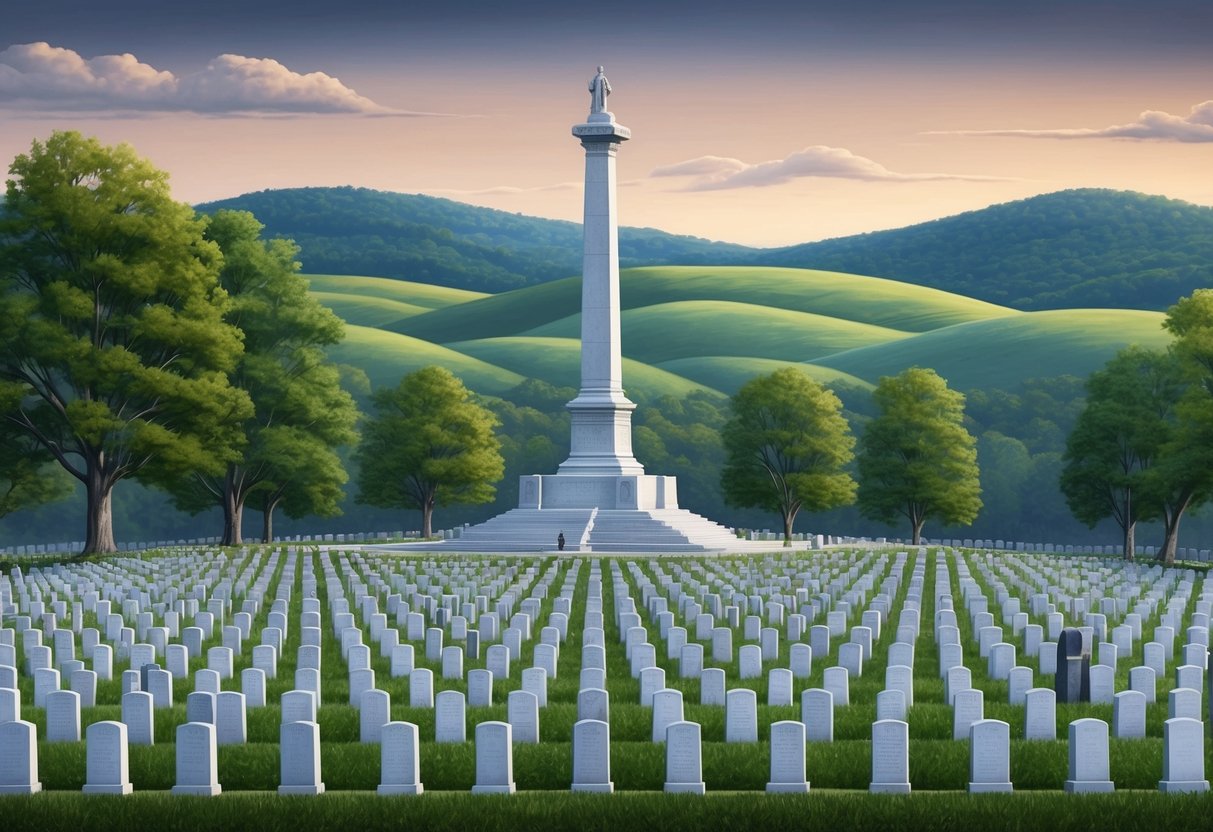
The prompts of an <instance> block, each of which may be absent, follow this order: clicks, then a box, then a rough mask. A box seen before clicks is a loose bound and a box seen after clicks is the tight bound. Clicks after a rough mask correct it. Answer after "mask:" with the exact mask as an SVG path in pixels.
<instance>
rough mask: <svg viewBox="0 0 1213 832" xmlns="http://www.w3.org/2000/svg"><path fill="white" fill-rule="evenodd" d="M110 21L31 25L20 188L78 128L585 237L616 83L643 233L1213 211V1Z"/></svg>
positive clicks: (461, 10) (71, 7)
mask: <svg viewBox="0 0 1213 832" xmlns="http://www.w3.org/2000/svg"><path fill="white" fill-rule="evenodd" d="M94 5H95V4H92V5H90V4H84V3H82V2H78V0H73V1H72V2H68V1H67V0H54V2H48V3H46V4H43V6H44V8H43V7H40V8H39V9H38V10H37V11H35V10H30V13H29V14H25V13H23V15H22V19H21V20H20V21H14V23H13V25H6V27H5V30H4V38H5V39H6V40H5V42H0V118H3V122H0V158H3V160H4V162H5V165H6V166H7V164H8V162H9V161H10V160H11V159H12V158H13V157H14V156H15V155H17V154H18V153H24V152H26V151H28V149H29V146H30V143H31V142H32V141H34V140H35V139H40V138H45V137H46V136H48V135H49V134H50V132H51V131H52V130H56V129H75V130H80V131H81V132H83V133H86V134H90V135H95V136H97V137H99V138H100V139H101V140H102V141H104V142H106V143H116V142H128V143H130V144H131V145H133V146H134V147H135V149H136V150H137V151H138V152H139V153H140V154H141V155H144V156H147V157H149V158H150V159H151V160H152V161H153V162H154V163H155V164H156V165H158V166H159V167H161V168H163V169H165V170H167V171H168V172H169V174H170V176H171V180H170V181H171V183H172V186H173V192H174V195H175V196H176V197H177V198H178V199H181V200H183V201H188V202H191V203H198V202H203V201H208V200H214V199H221V198H225V197H230V196H236V195H238V194H241V193H245V192H249V191H255V190H262V189H266V188H282V187H302V186H334V185H353V186H359V187H368V188H376V189H380V190H389V191H402V192H407V193H426V194H432V195H435V196H442V197H448V198H451V199H455V200H459V201H462V202H469V203H472V204H476V205H484V206H488V207H492V208H497V209H501V210H505V211H510V212H517V213H524V214H532V215H536V216H544V217H553V218H559V219H568V220H579V219H580V214H581V198H580V194H579V191H580V180H581V176H582V171H581V165H582V153H581V150H580V148H579V147H578V145H577V143H576V141H575V140H574V139H573V138H572V136H570V134H569V128H570V126H571V125H572V124H574V123H576V122H578V121H581V120H583V119H584V118H585V114H586V111H587V109H588V103H589V102H588V94H587V91H586V82H587V81H588V79H589V78H590V77H591V75H593V72H594V68H595V66H596V65H597V64H603V65H605V67H606V74H607V76H608V77H609V78H610V80H611V84H612V87H613V90H614V92H613V94H612V96H611V97H610V99H609V101H608V105H609V108H610V109H611V110H612V111H613V112H614V113H615V115H616V117H617V119H618V120H619V121H620V122H621V123H622V124H625V125H627V126H628V127H629V128H631V129H632V131H633V140H632V141H630V142H628V143H627V144H626V145H625V146H624V147H623V148H622V150H621V152H620V156H619V163H618V164H619V181H620V192H619V202H620V205H619V211H620V221H621V224H623V225H628V226H652V227H656V228H660V229H662V230H665V231H670V232H674V233H681V234H692V235H695V236H701V237H709V238H713V239H720V240H727V241H730V242H738V243H746V244H750V245H762V246H773V245H785V244H792V243H799V242H806V241H810V240H816V239H822V238H827V237H834V236H839V235H844V234H853V233H859V232H866V231H872V230H877V229H882V228H891V227H898V226H903V225H907V224H911V223H915V222H921V221H925V220H929V219H934V218H937V217H941V216H947V215H950V214H955V213H959V212H961V211H966V210H973V209H978V208H982V207H985V206H987V205H990V204H993V203H998V202H1006V201H1009V200H1014V199H1021V198H1025V197H1028V196H1032V195H1035V194H1039V193H1046V192H1050V191H1056V190H1062V189H1066V188H1075V187H1100V188H1115V189H1128V190H1136V191H1142V192H1145V193H1151V194H1161V195H1165V196H1169V197H1174V198H1178V199H1184V200H1187V201H1190V202H1194V203H1198V204H1203V205H1213V177H1210V175H1209V173H1210V171H1213V103H1210V102H1211V99H1213V7H1211V6H1210V4H1207V3H1196V2H1162V3H1158V4H1154V5H1152V6H1151V10H1152V11H1151V13H1150V14H1145V13H1144V12H1143V11H1142V10H1141V9H1139V8H1138V5H1137V4H1132V3H1121V2H1110V3H1095V2H1093V1H1092V0H1075V2H1058V3H1045V2H1043V0H1029V2H1025V3H1020V4H1017V5H1016V6H1011V5H1009V4H1008V5H1007V6H1005V7H1004V6H1002V5H1001V4H979V5H977V6H975V5H974V4H971V3H959V2H953V0H931V2H925V3H921V4H915V6H914V9H913V11H910V10H908V9H907V8H904V7H903V6H902V5H901V4H893V3H890V2H872V3H864V4H859V5H858V6H857V7H848V9H847V10H844V9H842V8H841V7H840V6H837V5H835V4H833V3H808V4H805V6H804V7H803V8H802V7H800V6H796V7H793V6H788V5H785V4H780V3H764V2H759V3H757V4H751V5H750V6H747V7H746V10H745V11H743V10H742V9H741V7H740V6H734V5H727V4H722V3H714V2H707V3H697V4H684V3H681V2H675V3H671V4H670V5H669V7H666V6H665V5H664V4H663V7H662V9H661V10H660V12H658V11H651V10H646V8H645V7H644V6H642V5H640V4H635V3H629V2H624V3H620V4H615V6H614V7H612V8H610V9H603V8H600V7H593V8H590V7H585V8H581V7H579V8H577V9H574V10H572V11H570V10H568V9H567V8H566V7H565V6H564V5H563V4H556V3H552V2H538V3H534V4H528V5H527V7H526V8H525V9H522V10H516V11H514V12H508V13H507V11H506V10H502V9H500V8H498V7H495V6H490V5H488V4H482V3H455V4H452V5H451V6H450V8H444V9H442V10H438V9H434V10H426V11H417V10H415V9H414V10H396V11H385V10H382V9H378V8H376V7H375V5H374V4H368V3H364V2H362V0H352V2H350V3H347V4H343V6H342V7H341V8H340V9H337V8H333V7H332V6H330V5H327V4H319V3H311V2H306V0H303V1H301V2H296V3H280V2H276V0H275V2H269V3H264V4H259V8H258V11H257V12H255V13H254V12H249V11H248V10H246V9H243V7H242V6H240V4H237V3H235V2H232V0H217V2H216V3H214V4H212V7H210V8H208V9H207V10H206V11H205V13H204V12H203V11H201V10H199V11H197V12H186V11H181V10H166V9H162V8H160V4H155V3H152V2H150V0H121V1H120V2H115V3H111V4H106V6H107V7H106V9H105V10H99V9H96V8H94ZM239 10H242V11H239ZM204 14H205V18H206V19H203V18H204ZM191 15H192V16H191ZM225 15H226V16H227V17H226V20H227V22H228V24H229V25H227V26H223V25H219V23H217V22H215V21H216V20H218V21H223V20H224V19H225Z"/></svg>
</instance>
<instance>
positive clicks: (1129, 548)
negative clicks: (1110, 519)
mask: <svg viewBox="0 0 1213 832" xmlns="http://www.w3.org/2000/svg"><path fill="white" fill-rule="evenodd" d="M1136 531H1137V523H1136V522H1130V523H1126V524H1125V525H1124V533H1125V560H1127V561H1132V560H1133V559H1134V557H1135V556H1136V553H1137V544H1136V543H1135V542H1134V534H1135V532H1136Z"/></svg>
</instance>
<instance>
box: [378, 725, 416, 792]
mask: <svg viewBox="0 0 1213 832" xmlns="http://www.w3.org/2000/svg"><path fill="white" fill-rule="evenodd" d="M380 744H381V746H382V748H381V750H380V768H379V771H380V773H379V789H378V792H379V794H381V795H396V794H410V795H418V794H421V793H422V792H423V791H425V789H424V788H423V787H422V785H421V755H420V747H421V744H420V742H419V732H418V729H417V726H416V725H414V724H413V723H411V722H389V723H387V724H386V725H384V726H383V729H382V730H381V731H380Z"/></svg>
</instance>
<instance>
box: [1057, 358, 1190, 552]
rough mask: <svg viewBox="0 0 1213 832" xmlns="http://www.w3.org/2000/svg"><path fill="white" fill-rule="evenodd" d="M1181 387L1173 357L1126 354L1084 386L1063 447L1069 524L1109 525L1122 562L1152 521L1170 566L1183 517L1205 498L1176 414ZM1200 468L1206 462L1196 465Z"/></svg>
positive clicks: (1187, 434) (1179, 369)
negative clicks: (1139, 529)
mask: <svg viewBox="0 0 1213 832" xmlns="http://www.w3.org/2000/svg"><path fill="white" fill-rule="evenodd" d="M1187 386H1188V384H1187V381H1186V380H1185V378H1184V372H1183V366H1182V365H1181V363H1180V361H1179V359H1178V357H1177V355H1176V354H1174V353H1172V352H1159V351H1152V350H1144V349H1141V348H1137V347H1130V348H1128V349H1124V350H1121V351H1120V352H1118V353H1117V354H1116V356H1115V357H1113V358H1112V359H1111V360H1110V361H1109V362H1108V363H1107V364H1106V365H1105V366H1104V368H1103V369H1101V370H1097V371H1096V372H1094V373H1092V374H1091V377H1090V378H1089V379H1088V380H1087V404H1086V407H1085V408H1084V410H1083V411H1082V413H1081V414H1080V415H1079V417H1078V421H1077V423H1076V424H1075V426H1074V430H1073V431H1072V432H1071V433H1070V436H1069V438H1068V439H1067V441H1066V453H1065V468H1064V469H1063V470H1062V474H1061V490H1062V493H1063V494H1064V495H1065V497H1066V503H1067V505H1068V506H1069V507H1070V511H1071V512H1072V513H1073V514H1074V516H1075V517H1076V518H1078V519H1079V520H1081V521H1082V522H1084V523H1086V524H1087V525H1088V526H1094V525H1095V524H1096V523H1098V522H1099V521H1100V520H1103V519H1105V518H1108V517H1111V518H1112V519H1113V520H1114V521H1115V522H1116V524H1117V525H1118V526H1119V527H1120V529H1121V534H1122V538H1123V541H1124V557H1125V558H1126V559H1127V560H1132V559H1133V553H1134V551H1135V548H1136V540H1135V529H1136V525H1137V523H1138V522H1139V521H1141V520H1151V519H1155V518H1159V519H1161V520H1162V521H1163V527H1164V537H1163V546H1162V547H1161V550H1160V554H1161V556H1162V557H1163V558H1164V559H1165V558H1166V557H1167V555H1166V554H1165V553H1166V552H1167V551H1170V552H1171V555H1170V557H1171V560H1172V561H1173V560H1174V549H1175V541H1176V537H1177V535H1178V530H1179V522H1180V520H1181V519H1182V518H1183V514H1184V512H1185V511H1186V510H1187V509H1188V508H1189V507H1190V506H1191V505H1193V503H1194V502H1199V501H1201V500H1203V499H1204V498H1205V495H1206V494H1207V491H1208V480H1209V475H1208V474H1207V473H1206V471H1207V470H1208V469H1207V467H1206V466H1205V465H1203V464H1202V459H1201V457H1200V456H1197V455H1195V454H1194V453H1192V451H1195V450H1197V449H1198V448H1197V447H1196V445H1198V443H1194V437H1195V436H1196V434H1197V433H1199V431H1198V430H1197V429H1196V428H1195V426H1193V425H1183V424H1181V423H1180V421H1179V412H1178V409H1177V406H1178V404H1179V402H1180V400H1181V398H1182V397H1183V396H1184V391H1185V389H1186V388H1187ZM1203 461H1206V462H1207V460H1203Z"/></svg>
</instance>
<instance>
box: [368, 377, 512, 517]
mask: <svg viewBox="0 0 1213 832" xmlns="http://www.w3.org/2000/svg"><path fill="white" fill-rule="evenodd" d="M374 400H375V415H374V416H373V417H372V418H371V419H370V420H369V421H368V423H367V425H366V428H365V431H364V434H363V440H362V444H361V445H360V446H359V448H358V452H357V457H358V464H359V474H358V501H359V502H361V503H367V504H370V505H374V506H381V507H384V508H415V509H420V510H421V512H422V521H423V534H424V535H425V536H427V537H428V536H429V534H430V531H431V529H430V523H431V517H432V515H433V511H434V507H435V505H447V504H449V503H487V502H490V501H491V500H492V499H493V496H494V493H495V489H494V487H493V485H492V484H493V483H495V482H496V481H497V480H499V479H501V477H502V475H503V474H504V473H505V468H504V461H503V460H502V457H501V452H500V449H501V443H500V441H499V440H498V439H497V437H496V436H494V435H493V428H494V426H496V424H497V419H496V417H495V416H494V415H493V413H492V412H491V411H489V410H488V409H486V408H485V407H484V406H483V405H480V404H478V403H476V402H475V401H473V400H472V397H471V394H470V393H469V392H468V390H467V388H466V387H464V386H463V383H462V382H461V381H459V379H457V378H455V376H453V375H451V372H450V371H449V370H446V369H443V368H442V367H426V368H423V369H421V370H418V371H417V372H415V373H410V374H409V375H407V376H405V377H404V378H403V379H401V381H400V384H399V385H398V386H397V387H396V388H394V389H384V390H380V391H378V392H377V393H376V394H375V397H374Z"/></svg>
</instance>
